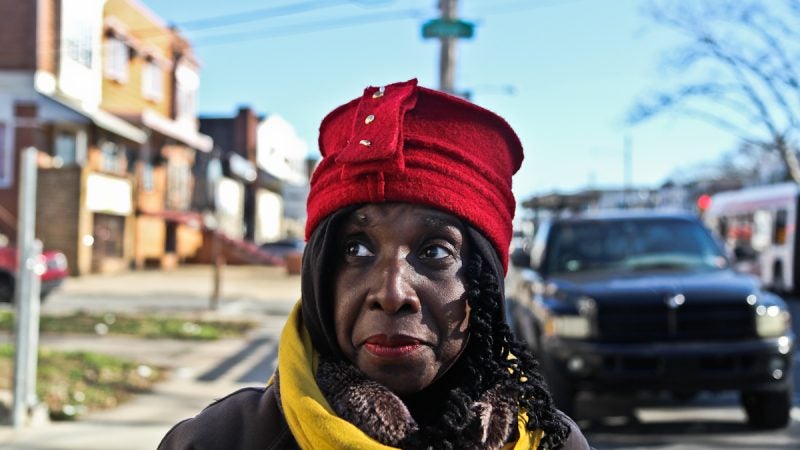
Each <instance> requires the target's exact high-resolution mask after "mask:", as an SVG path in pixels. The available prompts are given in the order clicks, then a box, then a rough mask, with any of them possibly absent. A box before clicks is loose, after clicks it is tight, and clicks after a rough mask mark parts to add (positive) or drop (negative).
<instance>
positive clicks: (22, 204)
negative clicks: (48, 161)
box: [11, 147, 44, 428]
mask: <svg viewBox="0 0 800 450" xmlns="http://www.w3.org/2000/svg"><path fill="white" fill-rule="evenodd" d="M37 153H38V150H36V149H35V148H33V147H28V148H26V149H24V150H23V151H22V158H21V161H20V176H19V185H20V190H19V213H18V214H19V218H18V224H17V250H18V252H19V255H18V260H17V286H16V288H15V289H14V302H15V305H16V312H17V314H16V327H15V334H16V336H15V337H16V342H15V343H16V349H15V352H14V405H13V408H12V415H11V421H12V423H13V425H14V428H20V427H22V426H23V425H24V424H26V423H28V422H29V420H30V419H31V416H32V414H33V413H34V411H35V409H36V407H37V404H38V400H37V397H36V372H37V362H38V361H37V358H38V350H39V308H40V282H41V280H40V278H39V277H40V276H41V274H42V273H43V272H44V268H43V267H41V262H40V261H39V255H40V254H41V252H42V243H41V242H40V241H38V240H36V238H35V235H34V234H35V233H34V230H35V229H36V176H37V173H36V170H37V167H36V156H37Z"/></svg>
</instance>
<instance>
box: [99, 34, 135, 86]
mask: <svg viewBox="0 0 800 450" xmlns="http://www.w3.org/2000/svg"><path fill="white" fill-rule="evenodd" d="M105 50H106V54H105V74H106V77H108V78H110V79H112V80H115V81H119V82H120V83H126V82H127V81H128V60H129V56H130V49H129V48H128V45H127V44H126V43H125V42H123V41H122V40H120V39H117V38H116V37H113V36H109V37H108V38H107V39H106V47H105Z"/></svg>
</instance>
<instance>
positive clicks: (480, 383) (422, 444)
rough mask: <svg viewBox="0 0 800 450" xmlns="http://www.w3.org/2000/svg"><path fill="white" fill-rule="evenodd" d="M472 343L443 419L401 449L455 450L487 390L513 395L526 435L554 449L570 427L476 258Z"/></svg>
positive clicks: (470, 288)
mask: <svg viewBox="0 0 800 450" xmlns="http://www.w3.org/2000/svg"><path fill="white" fill-rule="evenodd" d="M466 284H467V301H468V303H469V307H470V318H469V321H470V322H469V329H470V341H469V344H468V346H467V348H466V350H465V353H464V354H463V355H462V357H461V359H460V360H459V363H458V365H457V366H455V367H453V370H454V372H456V374H457V375H456V376H457V377H458V379H459V381H455V382H454V384H455V385H456V386H454V387H453V388H452V389H451V390H450V393H449V397H448V399H447V402H446V404H445V405H444V410H443V411H442V413H441V416H440V417H441V419H440V420H438V421H437V422H436V423H433V424H430V425H428V426H424V427H423V428H422V429H421V430H420V431H419V432H418V433H415V434H414V435H412V436H409V438H408V440H407V441H406V442H405V443H404V445H403V448H407V449H416V448H422V449H426V448H437V449H438V448H442V449H451V448H452V449H455V448H458V447H457V446H455V445H453V443H454V442H458V436H460V435H462V434H463V433H464V431H465V430H464V429H463V428H464V424H465V422H466V421H465V420H464V418H465V417H466V416H467V414H468V413H469V408H470V405H471V404H472V403H473V402H475V400H476V399H478V398H479V397H480V395H481V393H483V392H485V391H486V390H487V389H490V388H492V387H494V386H502V387H503V388H505V389H506V390H507V391H510V392H513V393H515V394H516V398H517V401H518V404H519V407H520V408H522V409H524V410H525V412H526V413H527V416H528V421H527V424H526V428H527V429H528V430H531V431H533V430H543V431H544V437H543V438H542V441H541V445H542V448H547V449H558V448H561V446H562V444H563V443H564V441H566V439H567V437H568V436H569V432H570V428H569V425H567V424H566V423H565V422H564V420H562V416H561V414H560V413H559V412H558V411H557V410H556V409H555V406H554V405H553V402H552V399H551V397H550V393H549V392H548V390H547V388H546V384H545V381H544V379H543V377H542V375H541V373H540V371H539V364H538V362H537V361H536V359H534V357H533V356H532V355H531V353H530V352H529V351H528V349H527V348H526V347H525V346H524V345H523V344H521V343H520V342H519V341H518V340H517V339H516V338H515V337H514V335H513V334H512V332H511V329H510V328H509V326H508V325H507V324H506V322H505V317H504V313H503V311H504V307H503V302H504V295H503V294H502V289H501V285H500V281H498V279H497V274H496V272H495V270H493V269H492V267H491V265H490V264H488V263H487V262H486V261H485V260H484V258H482V257H481V255H480V254H474V255H473V256H472V258H471V261H470V262H469V264H468V266H467V271H466Z"/></svg>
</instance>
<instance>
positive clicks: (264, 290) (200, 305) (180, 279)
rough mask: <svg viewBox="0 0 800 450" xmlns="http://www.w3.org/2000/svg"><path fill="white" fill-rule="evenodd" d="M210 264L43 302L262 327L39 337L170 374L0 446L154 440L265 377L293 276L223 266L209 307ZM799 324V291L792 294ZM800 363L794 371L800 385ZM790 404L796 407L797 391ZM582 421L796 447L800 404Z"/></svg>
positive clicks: (739, 446)
mask: <svg viewBox="0 0 800 450" xmlns="http://www.w3.org/2000/svg"><path fill="white" fill-rule="evenodd" d="M210 287H211V284H210V270H209V269H208V268H207V267H188V268H182V269H179V270H176V271H173V272H168V273H162V272H155V271H153V272H134V273H129V274H124V275H122V276H114V277H102V276H91V277H85V278H81V279H74V280H69V283H67V285H65V286H64V289H63V290H62V291H60V292H58V293H56V294H54V295H53V296H52V298H50V299H49V300H48V301H47V303H46V304H45V306H44V308H43V310H44V311H45V312H47V313H66V312H69V311H72V310H75V309H86V310H95V311H118V312H125V311H157V312H161V313H164V314H188V315H197V316H206V317H214V316H225V317H240V316H244V317H248V318H257V319H258V320H260V323H261V324H262V326H261V327H260V328H259V329H258V330H256V331H255V332H254V333H253V334H252V335H250V336H248V337H247V338H246V339H226V340H221V341H216V342H209V343H191V342H185V341H172V340H164V341H149V340H148V341H142V340H135V339H126V338H119V337H111V336H102V337H99V336H92V337H71V338H69V339H66V338H64V337H62V336H43V338H42V344H43V345H44V346H47V347H51V348H62V349H72V348H79V349H87V350H96V351H106V352H110V353H114V354H117V355H121V356H126V357H130V358H137V359H139V360H140V361H143V362H145V363H147V364H156V365H160V366H165V367H170V368H172V369H173V374H174V376H173V378H172V379H170V380H169V381H167V382H165V383H161V384H159V385H158V386H157V388H156V390H155V392H153V393H151V394H146V395H141V396H139V397H138V398H137V399H136V400H134V401H133V402H130V403H128V404H126V405H123V406H122V407H119V408H117V409H115V410H112V411H107V412H102V413H96V414H92V415H90V416H88V417H86V418H84V419H82V420H81V421H79V422H75V423H50V424H45V425H39V426H34V427H31V428H26V429H23V430H22V431H20V432H14V430H13V429H11V428H9V427H2V426H0V449H20V450H45V449H48V450H49V449H66V450H69V449H76V450H77V449H87V450H88V449H97V450H100V449H104V450H123V449H124V450H138V449H152V448H155V446H156V445H157V443H158V441H159V440H160V438H161V437H162V436H163V435H164V433H165V432H166V431H167V430H168V429H169V427H170V426H171V425H172V424H174V423H175V422H177V421H178V420H180V419H182V418H184V417H188V416H191V415H193V414H195V413H196V412H197V411H199V410H200V409H202V408H203V407H204V406H205V405H206V404H208V403H209V402H210V401H212V400H213V399H215V398H218V397H220V396H222V395H225V394H226V393H229V392H231V391H233V390H235V389H236V388H238V387H242V386H247V385H260V384H263V383H264V381H265V380H266V378H267V377H268V376H269V374H270V373H271V372H272V369H273V367H274V364H275V354H276V348H277V347H276V346H277V342H278V333H279V331H280V329H281V327H282V324H283V322H284V320H285V316H286V314H287V313H288V311H289V309H290V308H291V306H292V305H293V303H294V302H295V300H296V298H297V297H298V293H299V278H298V277H296V276H287V275H286V274H285V273H284V272H283V271H282V270H281V269H276V268H263V267H262V268H253V267H243V268H242V267H240V268H235V267H233V268H227V269H226V270H225V272H224V283H223V289H222V299H221V302H220V308H219V310H217V311H213V312H210V311H208V309H207V307H208V293H209V292H210ZM790 302H791V305H792V307H793V309H794V310H795V314H794V324H795V329H796V330H800V299H791V300H790ZM798 376H800V370H796V371H795V379H796V385H798V386H800V378H798ZM795 404H796V405H797V406H800V397H797V396H796V400H795ZM580 407H581V408H582V409H583V410H584V413H585V414H584V416H585V418H584V419H582V420H580V424H581V426H582V427H583V429H584V430H585V432H586V434H587V436H588V437H589V440H590V442H591V443H592V445H594V446H595V447H596V448H597V449H598V450H604V449H653V450H655V449H659V450H690V449H726V450H783V449H786V450H788V449H795V450H796V449H800V408H798V407H796V408H795V409H794V411H793V421H792V424H791V425H790V426H789V427H788V428H787V429H785V430H779V431H771V432H754V431H753V430H751V429H749V428H748V427H747V426H746V425H745V422H744V421H745V417H744V413H743V412H742V410H741V408H740V407H739V404H738V399H737V397H736V396H735V395H733V394H725V395H718V396H710V395H701V396H700V397H698V398H696V399H693V400H692V401H687V402H684V403H676V402H673V401H671V400H667V399H659V398H650V399H646V400H645V401H641V400H640V401H638V402H636V403H634V402H631V401H626V400H624V399H619V398H614V399H609V398H604V399H590V398H584V399H583V402H582V403H581V404H580Z"/></svg>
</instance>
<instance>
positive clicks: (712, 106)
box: [628, 0, 800, 183]
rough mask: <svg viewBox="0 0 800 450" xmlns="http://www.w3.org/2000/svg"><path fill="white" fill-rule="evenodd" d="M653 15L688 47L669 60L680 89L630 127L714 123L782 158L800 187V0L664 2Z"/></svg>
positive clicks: (654, 6) (647, 102)
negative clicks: (652, 122) (682, 119)
mask: <svg viewBox="0 0 800 450" xmlns="http://www.w3.org/2000/svg"><path fill="white" fill-rule="evenodd" d="M648 12H649V13H650V15H651V17H652V18H653V19H654V20H655V21H656V22H657V23H659V24H661V25H664V26H667V27H669V28H671V29H673V30H675V31H678V32H680V33H682V34H683V35H684V36H685V37H686V39H687V43H686V44H685V45H684V46H682V47H681V48H678V49H676V51H675V52H674V54H672V55H671V57H669V58H668V60H667V66H668V67H670V68H672V69H675V70H676V73H677V74H678V75H679V77H678V78H679V80H678V81H677V83H676V85H675V86H673V87H670V88H666V89H663V90H661V91H660V92H657V93H655V94H653V95H650V96H649V97H648V98H645V99H643V100H640V101H639V102H638V103H637V104H636V105H635V106H634V107H633V108H632V110H631V111H630V113H629V117H628V119H629V122H630V123H633V124H635V123H639V122H642V121H645V120H647V119H649V118H652V117H654V116H656V115H660V114H663V113H666V112H672V113H677V114H681V115H684V116H688V117H693V118H697V119H700V120H703V121H706V122H708V123H711V124H713V125H715V126H717V127H719V128H721V129H724V130H726V131H729V132H731V133H733V134H734V135H736V136H738V137H739V139H741V141H742V145H743V146H744V147H748V146H749V147H758V148H761V149H764V150H766V151H769V152H774V153H777V154H778V155H780V157H781V159H782V160H783V163H784V165H785V167H786V174H787V178H788V179H791V180H794V181H795V182H797V183H800V163H798V158H797V153H796V151H797V149H798V148H799V147H798V144H800V139H798V138H800V130H798V124H800V74H799V73H798V67H797V63H798V61H800V59H798V58H799V57H800V0H774V1H773V0H769V1H768V0H760V1H758V0H693V1H682V0H661V1H653V2H652V3H651V4H650V7H649V9H648Z"/></svg>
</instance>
